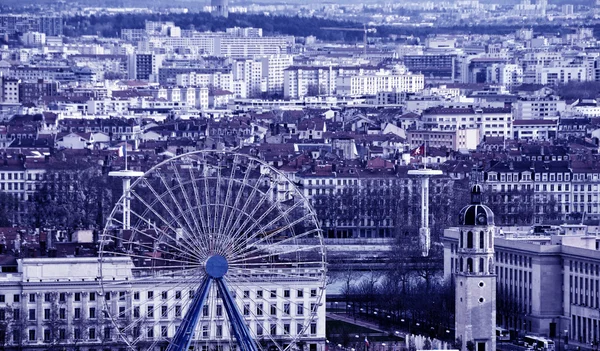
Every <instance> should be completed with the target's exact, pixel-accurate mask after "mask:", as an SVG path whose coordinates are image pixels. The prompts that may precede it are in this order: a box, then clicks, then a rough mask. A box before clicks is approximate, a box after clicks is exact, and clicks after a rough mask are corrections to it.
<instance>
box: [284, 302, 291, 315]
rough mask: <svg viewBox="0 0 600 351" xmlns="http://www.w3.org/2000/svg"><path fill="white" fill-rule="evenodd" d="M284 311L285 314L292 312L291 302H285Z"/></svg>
mask: <svg viewBox="0 0 600 351" xmlns="http://www.w3.org/2000/svg"><path fill="white" fill-rule="evenodd" d="M283 313H284V314H290V304H289V303H284V304H283Z"/></svg>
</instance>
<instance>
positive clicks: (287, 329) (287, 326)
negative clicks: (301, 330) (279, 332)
mask: <svg viewBox="0 0 600 351" xmlns="http://www.w3.org/2000/svg"><path fill="white" fill-rule="evenodd" d="M283 333H284V334H288V335H289V334H290V324H289V323H285V324H284V325H283Z"/></svg>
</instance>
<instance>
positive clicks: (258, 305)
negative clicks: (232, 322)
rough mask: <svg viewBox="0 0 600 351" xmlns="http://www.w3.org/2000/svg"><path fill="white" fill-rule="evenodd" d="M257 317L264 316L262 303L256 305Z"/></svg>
mask: <svg viewBox="0 0 600 351" xmlns="http://www.w3.org/2000/svg"><path fill="white" fill-rule="evenodd" d="M256 315H257V316H262V315H263V304H262V303H257V304H256Z"/></svg>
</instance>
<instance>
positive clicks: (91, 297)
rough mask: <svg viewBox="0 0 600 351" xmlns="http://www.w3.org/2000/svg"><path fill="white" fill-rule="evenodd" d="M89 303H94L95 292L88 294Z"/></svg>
mask: <svg viewBox="0 0 600 351" xmlns="http://www.w3.org/2000/svg"><path fill="white" fill-rule="evenodd" d="M90 301H96V293H95V292H91V293H90Z"/></svg>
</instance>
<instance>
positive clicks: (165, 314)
mask: <svg viewBox="0 0 600 351" xmlns="http://www.w3.org/2000/svg"><path fill="white" fill-rule="evenodd" d="M168 316H169V310H168V309H167V306H160V318H167V317H168Z"/></svg>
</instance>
